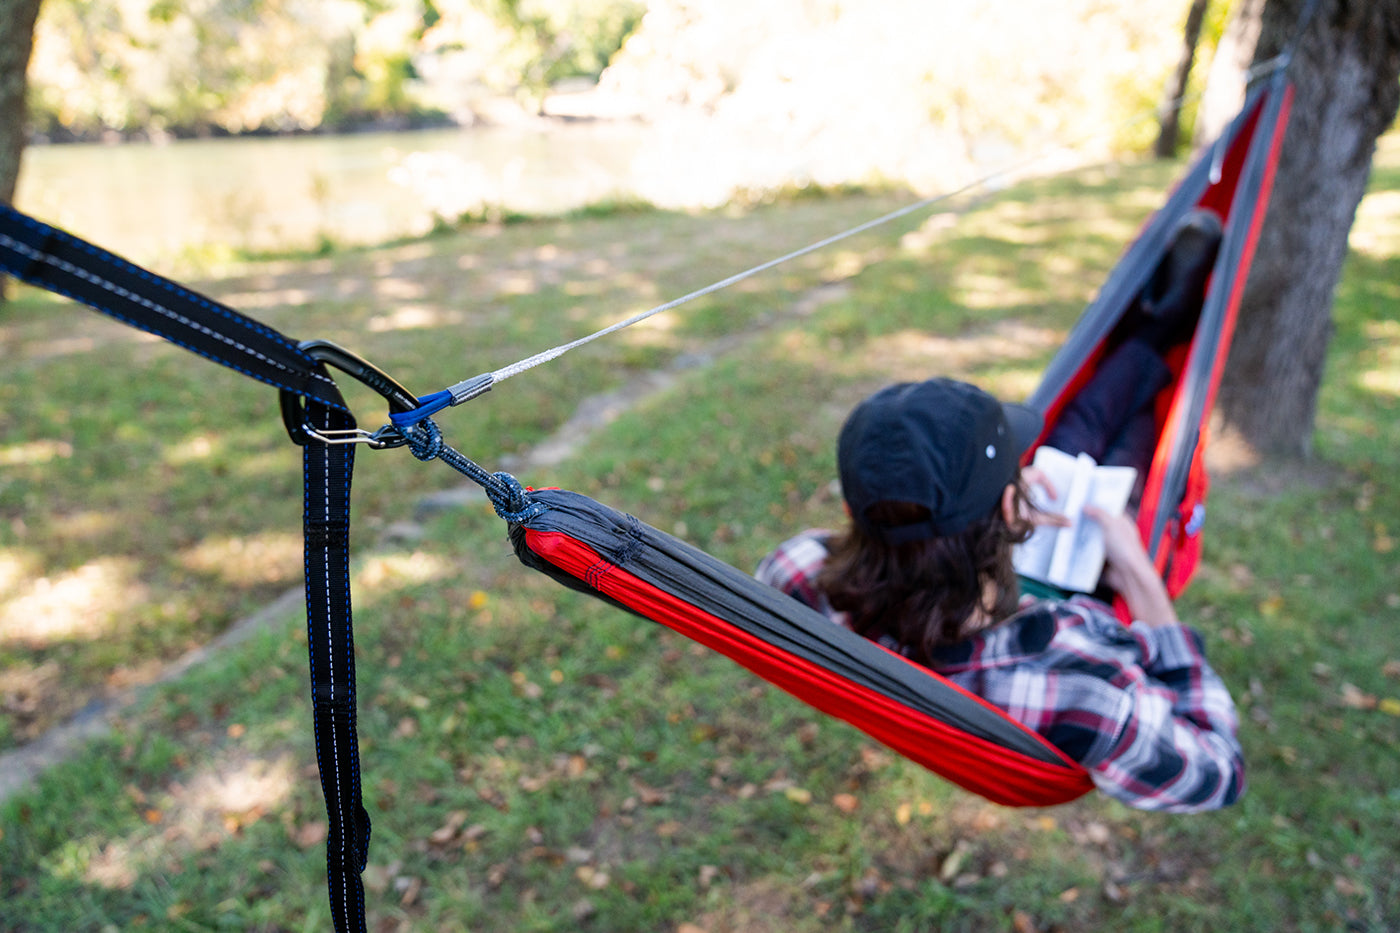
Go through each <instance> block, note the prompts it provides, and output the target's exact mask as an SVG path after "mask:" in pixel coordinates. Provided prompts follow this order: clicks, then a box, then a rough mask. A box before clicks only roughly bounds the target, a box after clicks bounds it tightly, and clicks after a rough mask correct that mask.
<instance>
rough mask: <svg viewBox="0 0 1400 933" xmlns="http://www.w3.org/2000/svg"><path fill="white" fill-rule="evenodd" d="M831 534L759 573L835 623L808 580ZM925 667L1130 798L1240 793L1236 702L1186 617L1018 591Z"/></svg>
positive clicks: (1173, 800)
mask: <svg viewBox="0 0 1400 933" xmlns="http://www.w3.org/2000/svg"><path fill="white" fill-rule="evenodd" d="M829 537H830V532H825V531H807V532H804V533H802V534H800V535H798V536H796V537H794V538H792V539H790V540H788V541H786V542H784V543H783V544H782V545H780V546H779V547H778V548H777V549H776V550H775V551H774V552H773V553H771V554H769V555H768V556H767V557H766V558H764V560H763V562H762V563H761V564H760V565H759V567H758V571H757V577H758V579H759V580H762V581H763V582H765V583H768V584H769V585H771V586H774V587H777V588H778V589H780V590H782V591H783V592H785V593H787V594H788V595H789V596H792V597H794V598H796V599H798V600H799V601H801V602H803V603H805V604H807V605H808V606H810V607H812V608H813V609H816V610H817V611H819V612H822V613H824V614H825V615H827V616H828V617H829V618H831V619H832V620H833V621H834V622H837V623H838V624H843V625H844V624H846V620H845V615H844V613H839V612H836V611H834V610H833V609H832V608H831V606H830V605H829V604H828V603H827V601H826V598H825V597H824V596H823V595H822V594H821V592H820V591H819V590H818V589H817V588H816V578H817V574H818V573H819V572H820V570H821V567H822V565H823V563H824V562H825V561H826V557H827V549H826V542H827V540H828V538H829ZM887 647H893V648H894V650H896V651H898V650H899V649H898V646H891V645H887ZM932 667H933V669H934V670H935V671H936V672H937V673H939V674H941V675H942V676H944V677H946V678H947V679H949V680H950V681H952V682H953V683H955V684H957V685H958V686H960V687H963V688H964V689H966V690H968V691H970V692H972V693H975V694H977V695H978V696H980V697H982V698H984V699H986V700H987V701H988V702H990V703H992V704H994V705H995V706H997V707H1000V708H1001V709H1003V710H1005V711H1006V712H1007V714H1009V715H1010V716H1011V718H1013V719H1015V720H1017V721H1018V722H1020V723H1022V724H1023V725H1025V726H1026V727H1028V728H1030V729H1031V730H1033V731H1035V732H1037V733H1039V734H1040V735H1042V736H1044V737H1045V738H1046V739H1047V740H1049V741H1050V743H1051V744H1053V745H1055V746H1056V747H1057V748H1060V749H1061V750H1063V751H1064V752H1065V754H1067V755H1069V756H1070V757H1071V758H1073V759H1074V760H1075V761H1078V762H1079V763H1080V764H1082V765H1083V766H1084V767H1085V768H1086V769H1088V771H1089V773H1090V775H1091V776H1092V778H1093V780H1094V783H1095V785H1096V786H1097V787H1098V788H1099V789H1100V790H1102V791H1103V792H1104V793H1106V794H1108V795H1110V796H1112V797H1115V798H1117V799H1119V800H1121V801H1123V802H1124V803H1127V804H1129V805H1130V806H1134V807H1138V808H1141V809H1145V810H1163V811H1169V812H1177V813H1183V812H1193V811H1200V810H1212V809H1216V808H1218V807H1223V806H1227V805H1228V804H1231V803H1233V802H1234V801H1235V799H1236V798H1237V797H1239V795H1240V794H1241V793H1242V792H1243V790H1244V761H1243V756H1242V753H1241V750H1240V745H1239V740H1238V738H1237V736H1236V731H1237V728H1238V718H1237V715H1236V712H1235V704H1234V701H1233V700H1232V699H1231V698H1230V693H1229V691H1228V690H1227V689H1226V688H1225V685H1224V683H1223V682H1222V681H1221V680H1220V678H1219V676H1218V675H1216V673H1215V671H1213V670H1212V669H1211V667H1210V665H1209V664H1208V663H1207V662H1206V659H1205V653H1204V648H1203V645H1202V642H1201V637H1200V635H1199V634H1197V633H1196V632H1195V631H1194V630H1192V629H1190V628H1187V627H1186V626H1183V625H1155V626H1153V625H1147V624H1146V623H1143V622H1134V623H1133V624H1132V625H1130V626H1124V625H1123V624H1122V623H1121V622H1119V620H1118V618H1117V617H1116V616H1115V615H1114V614H1113V612H1112V610H1111V609H1110V608H1109V607H1107V606H1105V605H1104V604H1102V603H1100V602H1098V601H1096V600H1093V599H1089V598H1087V597H1074V598H1072V599H1070V600H1066V601H1056V600H1037V599H1033V598H1023V599H1022V601H1021V607H1020V609H1019V610H1018V611H1017V612H1016V614H1015V615H1013V616H1012V617H1011V618H1009V619H1007V620H1006V621H1005V622H1004V623H1002V624H1001V625H997V626H993V627H992V628H989V629H987V630H985V631H982V632H979V633H978V634H976V635H975V636H973V637H972V638H970V639H967V640H965V641H962V642H959V643H957V644H953V645H946V646H943V647H942V648H940V649H939V650H938V651H937V652H936V654H935V657H934V658H933V664H932Z"/></svg>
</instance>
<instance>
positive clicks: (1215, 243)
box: [1045, 207, 1224, 504]
mask: <svg viewBox="0 0 1400 933" xmlns="http://www.w3.org/2000/svg"><path fill="white" fill-rule="evenodd" d="M1223 232H1224V227H1223V225H1222V223H1221V220H1220V215H1219V214H1217V213H1216V212H1215V211H1212V210H1210V209H1209V208H1200V207H1198V208H1196V209H1194V210H1192V211H1190V212H1188V213H1187V214H1186V216H1185V217H1183V218H1182V219H1181V221H1180V222H1179V223H1178V224H1177V225H1176V227H1175V229H1173V230H1172V233H1171V241H1170V242H1171V245H1170V246H1169V247H1168V248H1167V250H1166V253H1165V255H1164V256H1163V257H1162V261H1161V263H1160V264H1159V265H1158V266H1157V268H1156V269H1155V270H1153V273H1152V277H1151V278H1150V279H1149V280H1148V282H1147V285H1146V286H1145V287H1144V288H1143V290H1142V293H1141V294H1140V295H1139V296H1138V297H1137V299H1136V305H1137V307H1136V310H1135V317H1134V319H1133V320H1132V321H1131V322H1130V323H1131V324H1132V325H1133V326H1132V328H1131V330H1130V331H1129V333H1128V335H1127V336H1126V337H1125V338H1124V339H1123V340H1121V341H1120V342H1118V343H1117V345H1116V346H1114V347H1113V348H1112V349H1111V350H1110V351H1109V352H1108V353H1107V354H1105V356H1104V358H1103V359H1102V360H1100V361H1099V363H1098V365H1097V366H1096V368H1095V370H1094V375H1093V378H1092V379H1090V380H1089V382H1088V384H1087V385H1086V386H1085V387H1084V388H1083V389H1081V390H1080V391H1079V392H1077V393H1075V396H1074V398H1073V399H1072V400H1071V401H1070V403H1069V404H1068V405H1066V406H1065V409H1064V411H1062V412H1061V413H1060V416H1059V418H1058V419H1057V420H1056V422H1055V424H1054V425H1053V426H1052V427H1051V429H1050V433H1049V434H1048V435H1047V436H1046V438H1045V444H1046V445H1047V446H1050V447H1054V448H1055V449H1056V450H1062V451H1064V452H1065V453H1068V454H1079V453H1086V454H1088V455H1089V456H1091V457H1093V458H1094V462H1096V463H1099V464H1104V465H1108V466H1128V467H1133V468H1134V469H1136V470H1137V475H1138V485H1137V488H1136V489H1135V490H1134V493H1133V503H1134V504H1135V503H1136V502H1137V500H1138V499H1139V498H1140V496H1141V494H1142V483H1143V480H1144V479H1145V478H1146V476H1147V468H1148V467H1149V466H1150V465H1151V463H1152V453H1153V451H1154V450H1155V449H1156V446H1157V414H1156V410H1155V409H1156V405H1155V402H1156V399H1157V395H1158V393H1160V392H1161V391H1162V390H1163V389H1164V388H1166V387H1167V386H1168V385H1170V384H1171V381H1172V371H1171V368H1170V367H1169V365H1168V363H1167V356H1168V354H1170V353H1171V351H1172V349H1173V348H1174V347H1177V346H1179V345H1180V344H1182V343H1185V342H1186V341H1187V340H1189V339H1190V337H1191V334H1192V332H1193V331H1194V329H1195V325H1196V322H1197V321H1198V320H1199V318H1200V314H1201V303H1202V301H1203V300H1204V298H1205V288H1206V281H1207V280H1208V278H1209V277H1210V271H1211V268H1212V267H1213V266H1214V264H1215V257H1216V254H1217V253H1218V252H1219V250H1220V242H1221V237H1222V235H1223Z"/></svg>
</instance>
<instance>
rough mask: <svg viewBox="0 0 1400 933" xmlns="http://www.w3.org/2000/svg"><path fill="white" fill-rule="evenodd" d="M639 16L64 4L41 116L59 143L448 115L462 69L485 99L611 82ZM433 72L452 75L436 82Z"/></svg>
mask: <svg viewBox="0 0 1400 933" xmlns="http://www.w3.org/2000/svg"><path fill="white" fill-rule="evenodd" d="M640 16H641V6H640V5H639V4H638V3H637V2H635V0H535V2H515V0H511V2H491V0H482V2H480V3H476V4H454V5H451V6H447V5H444V6H443V7H441V8H439V7H438V6H435V5H433V4H431V3H426V4H424V3H419V2H416V0H383V2H375V3H365V2H357V0H335V2H329V3H318V4H310V5H299V6H296V5H294V6H288V5H286V4H280V3H269V2H264V0H216V2H213V3H210V4H203V5H191V4H190V3H188V2H185V0H149V2H138V3H136V4H129V3H118V2H116V0H51V2H49V3H46V4H45V5H44V7H43V9H42V12H41V18H40V21H39V25H38V27H37V38H38V42H37V45H36V51H35V55H34V63H33V65H32V66H31V69H30V83H31V112H32V119H33V121H34V123H35V126H36V128H37V129H38V130H39V131H40V132H42V133H45V134H47V135H50V136H55V137H70V136H79V137H91V136H95V135H98V134H101V133H102V132H104V131H108V130H115V131H118V132H121V133H128V134H130V133H138V132H139V133H147V134H151V135H159V134H163V133H174V134H179V135H186V134H191V133H209V132H230V133H240V132H257V131H274V132H284V131H293V130H310V129H317V128H338V127H345V126H352V125H355V124H359V123H365V122H374V121H389V122H394V123H402V122H405V121H419V122H421V121H425V120H432V119H439V118H441V116H442V114H443V108H444V107H450V108H460V107H461V106H462V105H463V104H464V103H466V101H464V100H462V95H463V90H464V88H463V86H462V85H461V84H460V82H461V80H462V79H463V78H465V79H466V80H467V82H468V88H467V89H468V90H471V93H473V94H480V93H482V92H484V91H487V90H490V91H495V92H500V91H506V92H509V91H512V90H516V89H525V90H526V91H528V92H529V93H530V94H534V95H538V94H540V93H542V92H543V91H544V90H546V89H547V88H548V87H549V86H550V85H551V84H553V83H554V82H556V81H558V80H560V79H562V78H567V77H576V76H586V77H597V75H598V74H599V73H600V72H601V71H602V69H603V68H604V67H605V66H606V65H607V62H608V59H609V58H610V57H611V55H612V54H613V53H614V52H615V51H616V50H617V48H618V47H619V46H620V45H621V44H622V41H623V40H624V39H625V38H626V37H627V35H628V34H629V33H630V32H631V30H632V29H633V28H634V27H635V26H636V24H637V22H638V21H639V19H640ZM425 73H426V74H428V75H438V74H440V73H443V74H447V75H448V77H447V78H444V79H443V81H445V82H446V83H440V86H438V85H434V84H433V83H432V82H431V81H429V80H428V79H427V78H426V77H425ZM453 82H457V83H453ZM469 96H470V95H469ZM454 97H455V98H456V99H455V100H454V99H453V98H454Z"/></svg>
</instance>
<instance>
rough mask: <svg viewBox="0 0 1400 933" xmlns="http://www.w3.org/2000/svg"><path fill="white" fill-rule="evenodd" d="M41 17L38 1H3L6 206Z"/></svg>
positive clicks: (0, 297)
mask: <svg viewBox="0 0 1400 933" xmlns="http://www.w3.org/2000/svg"><path fill="white" fill-rule="evenodd" d="M38 16H39V0H0V203H4V204H12V203H14V199H15V186H16V184H17V183H18V182H19V161H20V156H21V155H22V154H23V152H24V144H25V142H26V139H27V134H28V108H27V107H26V106H25V92H26V90H27V89H28V81H27V72H28V71H29V53H30V52H31V51H32V50H33V48H34V21H35V20H36V19H37V18H38ZM4 298H5V277H4V276H0V301H4Z"/></svg>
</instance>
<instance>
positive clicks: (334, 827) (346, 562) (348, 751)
mask: <svg viewBox="0 0 1400 933" xmlns="http://www.w3.org/2000/svg"><path fill="white" fill-rule="evenodd" d="M306 415H307V420H308V423H309V424H310V425H311V426H312V427H314V428H316V429H317V430H320V431H328V430H329V431H340V430H353V429H354V427H355V419H354V418H353V417H351V416H350V415H348V414H346V413H345V412H343V411H340V410H338V409H334V408H329V407H327V406H325V405H321V404H320V403H317V402H312V403H309V404H308V405H307V408H306ZM302 450H303V454H302V462H303V465H304V467H305V477H306V491H305V511H304V517H303V534H304V537H305V560H306V646H307V652H308V654H309V656H310V661H311V698H312V706H313V710H312V714H313V721H314V728H315V733H316V764H317V765H318V767H319V768H320V772H321V791H322V793H323V794H324V795H325V798H326V815H327V817H328V819H329V823H328V826H327V833H326V880H327V884H328V886H329V889H330V904H331V916H332V917H333V918H334V919H335V929H336V930H337V931H347V930H353V931H361V933H362V931H364V929H365V889H364V884H363V882H362V881H361V878H360V873H361V872H362V871H364V868H365V860H366V859H367V858H368V856H369V835H370V822H369V814H368V813H366V812H365V808H364V805H363V803H362V801H361V796H360V752H359V746H358V740H357V739H356V734H355V638H354V632H353V626H352V625H351V607H350V478H351V474H352V472H353V471H354V466H355V445H354V444H322V443H317V442H312V443H308V444H307V445H306V446H305V447H304V448H302Z"/></svg>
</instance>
